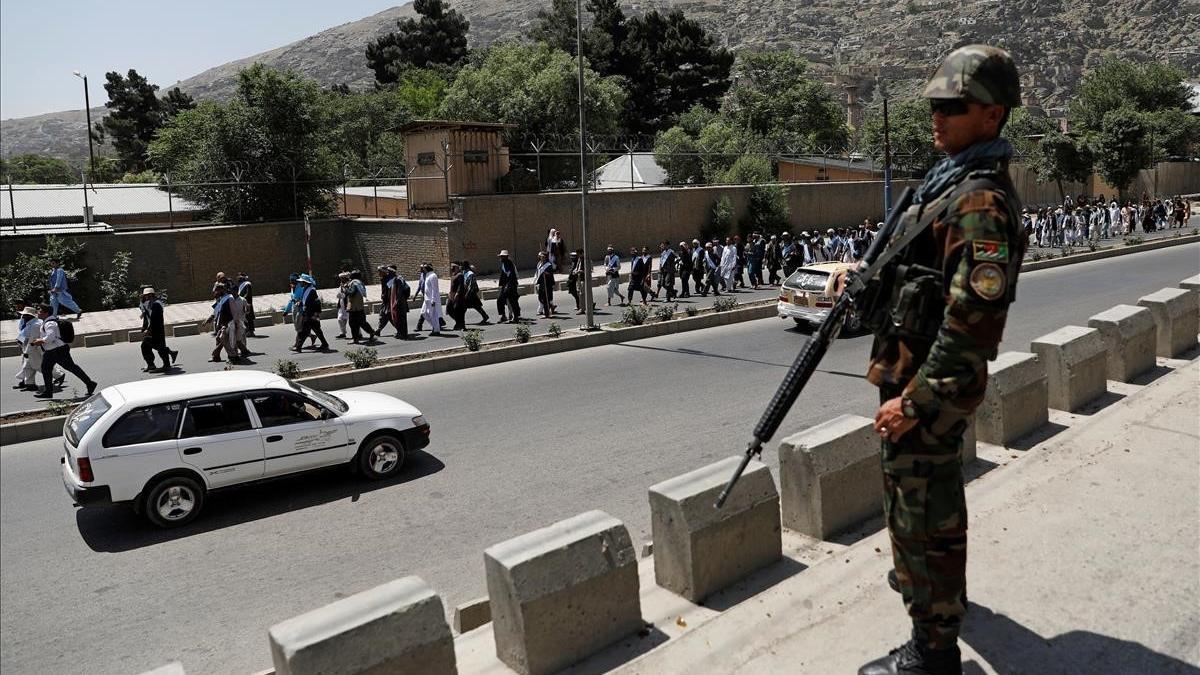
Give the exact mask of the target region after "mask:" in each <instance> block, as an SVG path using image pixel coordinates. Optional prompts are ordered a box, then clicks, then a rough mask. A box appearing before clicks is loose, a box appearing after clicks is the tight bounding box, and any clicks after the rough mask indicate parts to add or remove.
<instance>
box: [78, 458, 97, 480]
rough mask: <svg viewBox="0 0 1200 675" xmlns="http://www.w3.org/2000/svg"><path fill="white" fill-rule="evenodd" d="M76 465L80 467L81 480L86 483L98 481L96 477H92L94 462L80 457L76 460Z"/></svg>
mask: <svg viewBox="0 0 1200 675" xmlns="http://www.w3.org/2000/svg"><path fill="white" fill-rule="evenodd" d="M75 463H76V465H78V466H79V480H81V481H83V482H84V483H90V482H92V481H94V480H96V477H95V476H93V475H92V460H90V459H88V458H87V457H80V458H79V459H77V460H75Z"/></svg>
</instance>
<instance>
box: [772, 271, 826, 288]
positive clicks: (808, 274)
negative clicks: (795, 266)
mask: <svg viewBox="0 0 1200 675" xmlns="http://www.w3.org/2000/svg"><path fill="white" fill-rule="evenodd" d="M783 283H784V284H785V285H787V286H791V287H792V288H799V289H800V290H802V291H817V292H823V291H824V290H825V285H826V284H827V283H829V273H828V272H820V271H818V270H796V271H795V272H793V273H792V276H790V277H788V279H787V281H785V282H783Z"/></svg>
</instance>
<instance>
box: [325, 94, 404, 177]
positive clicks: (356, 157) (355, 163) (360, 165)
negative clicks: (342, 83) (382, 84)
mask: <svg viewBox="0 0 1200 675" xmlns="http://www.w3.org/2000/svg"><path fill="white" fill-rule="evenodd" d="M326 100H327V103H326V105H327V108H328V110H329V114H330V118H331V120H330V129H329V133H328V136H327V140H328V143H329V146H330V150H331V152H332V153H333V155H334V158H335V160H336V161H337V163H338V165H339V166H343V167H346V168H347V169H348V171H349V172H350V174H351V175H354V176H362V175H366V174H367V173H368V172H369V171H371V170H372V169H374V168H377V167H391V168H392V169H393V170H392V172H391V173H390V176H398V175H401V174H400V173H399V172H400V171H401V170H402V169H403V167H404V141H403V139H402V137H401V136H400V133H399V132H398V131H397V128H398V127H400V126H401V125H403V124H405V123H407V122H409V121H411V120H413V119H414V115H413V112H412V110H411V108H410V107H409V106H408V103H407V102H406V101H405V99H404V96H402V95H401V93H400V91H399V90H396V89H380V90H377V91H371V92H364V93H361V94H340V93H330V94H328V95H327V99H326Z"/></svg>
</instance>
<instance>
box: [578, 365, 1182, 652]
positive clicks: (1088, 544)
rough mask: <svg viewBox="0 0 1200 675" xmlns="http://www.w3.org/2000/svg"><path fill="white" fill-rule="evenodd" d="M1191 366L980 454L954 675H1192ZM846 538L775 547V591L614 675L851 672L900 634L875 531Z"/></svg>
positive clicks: (695, 613)
mask: <svg viewBox="0 0 1200 675" xmlns="http://www.w3.org/2000/svg"><path fill="white" fill-rule="evenodd" d="M1189 357H1190V361H1178V360H1176V361H1167V360H1164V359H1159V364H1160V365H1159V367H1158V368H1157V369H1156V371H1154V372H1152V374H1151V375H1150V376H1149V377H1147V378H1146V380H1143V382H1145V381H1147V380H1149V384H1147V385H1145V386H1139V385H1125V384H1120V383H1116V382H1111V381H1110V382H1109V383H1108V384H1109V394H1108V395H1107V396H1105V397H1103V398H1102V399H1101V400H1100V402H1099V403H1098V404H1097V405H1095V406H1093V409H1092V410H1090V411H1085V412H1084V413H1081V414H1074V415H1072V414H1067V413H1062V412H1059V411H1051V418H1050V421H1051V423H1050V424H1049V425H1047V427H1044V428H1043V430H1042V431H1041V436H1040V438H1041V440H1040V441H1039V442H1037V443H1036V445H1033V446H1032V447H1030V448H1029V449H1028V450H1027V451H1022V450H1016V449H1011V448H1008V449H1006V448H1001V447H998V446H990V445H987V444H983V443H981V444H980V446H979V454H980V457H981V460H982V461H981V462H980V463H977V465H976V466H975V472H976V473H978V472H979V471H980V470H983V471H985V473H984V475H982V476H981V477H979V478H978V479H976V480H974V481H972V482H970V483H969V484H968V486H967V503H968V509H969V511H970V534H969V536H970V543H969V551H970V555H969V561H970V562H969V567H968V570H967V574H968V579H969V587H970V592H969V594H970V598H971V604H970V608H969V611H968V614H967V619H966V622H965V624H964V627H963V633H962V638H961V640H960V643H959V644H960V646H961V648H962V651H963V661H964V669H963V672H964V673H969V674H977V673H1039V674H1042V673H1080V674H1083V673H1192V674H1195V673H1200V668H1198V666H1200V560H1198V555H1200V528H1198V527H1197V523H1200V423H1198V421H1197V415H1196V411H1197V410H1198V409H1200V400H1198V399H1200V387H1197V381H1198V378H1200V361H1197V360H1196V350H1193V351H1192V353H1191V354H1190V355H1189ZM1164 365H1166V366H1169V367H1170V369H1169V368H1167V367H1164ZM980 465H982V467H983V468H982V469H980ZM969 473H970V472H969ZM881 526H882V525H881V523H880V522H878V521H877V522H875V523H873V524H871V525H868V526H867V527H865V528H864V530H863V531H861V532H860V533H859V534H863V533H869V532H870V531H871V529H876V530H878V528H880V527H881ZM857 536H859V535H858V534H854V533H851V534H849V535H846V536H844V537H841V538H839V539H838V541H836V542H822V541H818V540H815V539H809V538H806V537H802V536H800V535H795V536H785V540H784V548H785V556H787V558H786V559H785V561H784V562H783V563H781V564H780V565H777V566H775V567H774V568H770V569H768V570H766V571H764V572H763V573H760V574H761V576H762V577H765V578H767V579H768V580H769V581H767V582H766V583H774V585H773V586H770V587H769V588H768V589H767V590H765V591H763V592H761V593H758V594H757V595H749V596H748V597H747V596H746V593H747V591H746V590H745V589H744V588H743V589H741V590H738V589H737V588H736V587H735V588H734V589H731V590H730V591H728V592H730V593H733V594H735V595H736V594H738V593H742V594H743V597H745V598H746V599H744V600H742V601H741V602H740V603H739V604H736V605H734V606H733V607H732V608H730V609H728V610H726V611H724V612H723V613H721V614H717V615H716V616H712V617H711V618H709V619H708V620H707V621H704V619H705V613H707V614H709V615H711V614H712V610H711V609H710V608H713V607H720V606H721V604H722V603H723V602H727V601H726V600H723V599H722V598H721V597H716V598H711V599H710V600H709V601H707V602H706V603H705V605H706V606H705V607H703V608H694V606H693V609H692V610H689V609H688V608H686V607H683V606H681V607H679V608H678V609H677V611H678V612H679V613H680V618H679V620H678V622H676V621H674V620H671V621H669V622H668V625H667V626H659V625H658V623H656V627H661V628H662V630H664V631H667V632H668V633H678V632H682V635H681V636H680V637H678V638H675V639H672V640H670V641H669V642H667V643H666V644H663V645H661V646H659V647H657V648H656V649H653V650H651V651H649V652H647V653H645V654H644V655H643V656H641V657H640V658H638V659H636V660H634V661H632V662H628V663H625V664H624V665H622V666H620V667H618V668H616V669H615V670H614V671H613V672H618V673H645V674H651V673H653V674H655V675H659V674H662V673H686V674H688V675H691V674H693V673H701V672H702V673H756V674H757V673H785V672H786V673H819V674H822V675H824V674H826V673H854V672H856V671H857V668H858V667H859V666H860V665H862V664H863V663H865V662H867V661H869V660H871V659H874V658H876V657H879V656H882V655H884V654H886V653H887V652H888V650H889V649H891V648H893V647H896V646H898V645H899V644H900V643H902V642H903V641H905V640H906V639H907V638H908V630H909V626H910V623H909V620H908V616H907V615H906V614H905V612H904V608H903V606H902V604H901V601H900V597H899V596H898V595H897V594H896V593H893V592H892V591H891V590H890V589H888V587H887V585H886V583H885V581H884V575H885V574H886V572H887V570H888V569H890V568H891V565H892V563H891V552H890V548H889V544H888V538H887V532H886V531H875V532H874V533H869V534H866V536H865V538H863V539H861V540H859V541H855V542H854V543H853V544H852V545H850V546H848V547H847V546H846V545H845V544H846V543H847V542H848V541H853V540H854V539H855V538H856V537H857ZM789 539H790V541H789ZM806 566H807V568H806ZM781 570H783V571H781ZM780 577H782V580H778V579H779V578H780ZM748 581H749V584H750V585H751V586H753V585H755V583H757V584H762V583H764V582H762V581H761V580H759V581H757V582H755V581H754V580H753V578H752V579H751V580H748ZM743 585H745V584H743ZM679 600H680V602H679V603H677V604H679V605H687V604H688V603H686V601H682V599H679ZM689 611H691V612H692V613H691V614H689V613H688V612H689ZM693 617H694V618H695V620H692V619H693ZM702 621H703V623H701V622H702ZM679 623H682V624H684V625H685V626H686V625H687V624H689V623H690V624H691V625H692V626H694V627H693V628H690V629H689V628H687V627H683V628H680V627H678V624H679ZM585 670H586V667H585Z"/></svg>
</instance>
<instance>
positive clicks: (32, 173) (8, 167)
mask: <svg viewBox="0 0 1200 675" xmlns="http://www.w3.org/2000/svg"><path fill="white" fill-rule="evenodd" d="M0 175H2V176H3V179H2V180H3V182H5V183H10V182H11V183H15V184H17V185H56V184H57V185H64V184H65V185H73V184H75V183H78V182H79V181H80V179H81V174H80V172H79V170H78V169H76V168H75V167H73V166H71V165H70V164H68V163H67V162H66V161H65V160H62V159H59V158H57V157H47V156H46V155H33V154H29V155H17V156H16V157H10V158H8V159H0Z"/></svg>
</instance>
